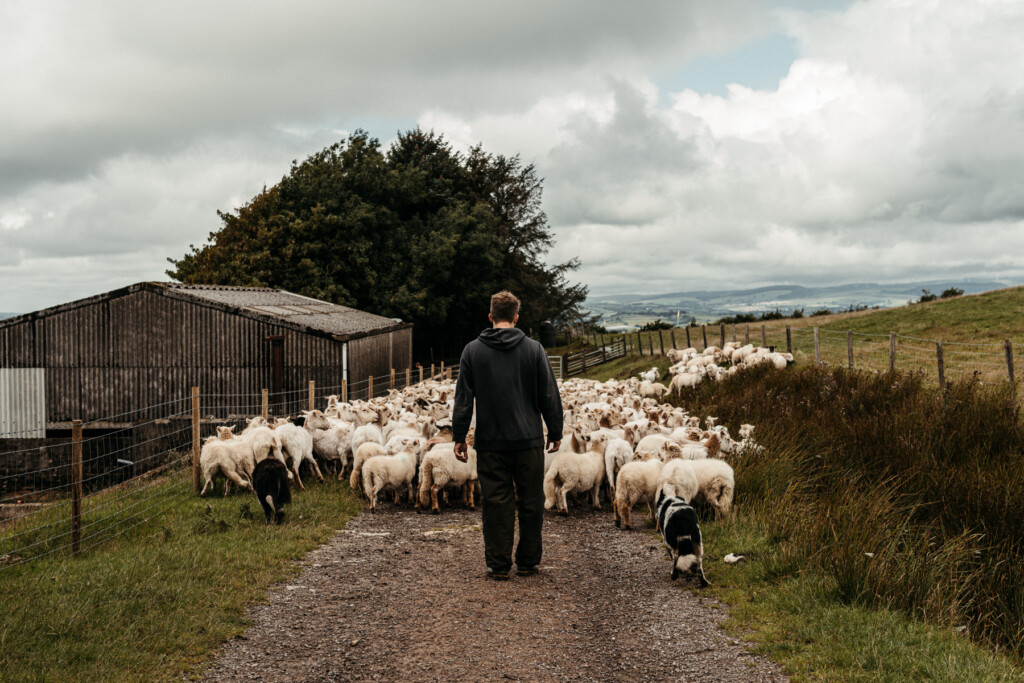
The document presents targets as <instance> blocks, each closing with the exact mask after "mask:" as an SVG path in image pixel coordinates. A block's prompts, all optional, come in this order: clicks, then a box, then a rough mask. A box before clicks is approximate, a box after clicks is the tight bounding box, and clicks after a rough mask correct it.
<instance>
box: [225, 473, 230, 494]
mask: <svg viewBox="0 0 1024 683" xmlns="http://www.w3.org/2000/svg"><path fill="white" fill-rule="evenodd" d="M229 493H231V480H230V479H228V478H227V476H225V477H224V497H225V498H227V497H228V494H229Z"/></svg>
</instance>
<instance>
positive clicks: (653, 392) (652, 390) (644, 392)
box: [637, 380, 669, 398]
mask: <svg viewBox="0 0 1024 683" xmlns="http://www.w3.org/2000/svg"><path fill="white" fill-rule="evenodd" d="M637 393H639V394H640V397H641V398H662V397H663V396H665V395H667V394H668V393H669V391H668V387H666V386H665V385H664V384H662V383H661V382H648V381H646V380H645V381H644V382H642V383H641V384H640V389H639V390H638V392H637Z"/></svg>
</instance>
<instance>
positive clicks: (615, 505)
mask: <svg viewBox="0 0 1024 683" xmlns="http://www.w3.org/2000/svg"><path fill="white" fill-rule="evenodd" d="M612 512H613V513H615V526H617V527H621V526H622V517H621V516H620V515H619V501H617V500H614V499H612Z"/></svg>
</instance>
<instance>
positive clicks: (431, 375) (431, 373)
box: [430, 363, 434, 379]
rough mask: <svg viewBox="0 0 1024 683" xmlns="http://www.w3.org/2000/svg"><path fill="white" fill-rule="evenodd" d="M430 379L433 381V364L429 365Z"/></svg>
mask: <svg viewBox="0 0 1024 683" xmlns="http://www.w3.org/2000/svg"><path fill="white" fill-rule="evenodd" d="M430 379H434V364H433V363H431V364H430Z"/></svg>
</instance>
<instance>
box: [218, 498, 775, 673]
mask: <svg viewBox="0 0 1024 683" xmlns="http://www.w3.org/2000/svg"><path fill="white" fill-rule="evenodd" d="M641 518H642V515H639V514H638V515H637V516H636V520H635V521H638V520H639V519H641ZM479 524H480V514H479V512H469V511H461V510H458V511H452V510H448V511H443V512H442V514H441V515H438V516H433V515H417V514H416V513H415V512H413V511H411V510H395V509H394V508H391V507H390V506H385V507H384V508H383V510H382V511H381V512H379V513H378V514H377V515H375V516H371V515H369V514H364V515H362V516H361V517H358V518H356V519H354V520H352V521H351V522H350V523H349V525H348V528H347V529H346V530H345V531H343V532H341V533H339V534H337V535H336V536H335V537H334V538H333V539H331V541H329V542H328V543H327V545H325V546H323V547H322V548H319V549H318V550H316V551H314V552H312V553H310V555H308V556H307V558H306V560H305V561H304V563H305V565H306V568H305V569H304V570H303V572H302V574H301V575H300V576H298V577H297V578H296V579H294V580H293V581H291V582H290V583H288V584H285V585H281V586H278V587H276V588H275V589H274V590H273V591H272V592H271V594H270V596H269V599H270V603H269V604H268V605H261V606H258V607H256V608H254V609H253V612H252V615H253V618H254V619H255V622H256V623H255V625H254V626H253V627H252V628H250V629H249V631H248V632H247V633H246V634H245V635H244V636H242V637H239V638H235V639H233V640H232V641H230V642H228V643H226V644H225V645H224V647H223V648H222V650H221V652H220V653H219V655H218V656H217V659H216V661H215V662H214V664H213V666H212V667H211V669H210V670H209V671H208V674H207V680H210V681H387V680H402V681H494V680H513V681H575V680H586V681H776V680H785V677H784V676H782V674H781V673H780V672H779V669H778V667H776V666H775V665H773V664H772V663H771V662H769V661H767V660H765V659H764V658H763V657H759V656H757V655H754V654H752V653H750V652H749V651H748V650H747V649H746V648H745V647H744V646H743V645H742V644H740V643H737V642H736V641H735V640H733V639H731V638H729V637H728V636H727V635H726V634H725V633H724V632H723V631H722V630H721V629H720V628H719V627H718V625H717V624H718V623H719V621H720V620H721V619H723V618H724V616H725V615H724V613H723V612H724V610H721V609H715V608H714V607H713V606H712V601H710V600H701V598H700V597H699V596H698V595H696V594H694V592H691V591H684V590H681V589H680V588H679V585H678V582H676V583H673V582H672V581H670V580H669V572H670V566H669V562H668V560H667V559H666V556H665V553H664V551H663V550H662V547H661V544H660V542H659V541H658V539H657V538H655V537H654V536H652V535H651V534H649V533H645V532H643V531H632V532H624V531H619V530H618V529H616V528H615V527H614V525H613V524H612V520H611V515H610V514H608V513H590V512H582V511H575V512H574V513H573V516H571V517H569V518H561V517H553V516H549V517H548V518H547V520H546V521H545V527H544V543H545V548H544V562H543V564H542V565H541V573H540V574H539V575H537V576H532V577H517V576H515V575H514V574H513V576H512V578H511V580H509V581H507V582H504V583H498V582H494V581H491V580H489V579H487V578H485V577H484V562H483V539H482V536H481V534H480V531H479ZM707 568H708V574H709V579H710V580H711V581H714V580H715V573H717V572H719V571H723V570H725V568H724V565H722V564H720V563H717V562H709V563H708V565H707ZM702 603H703V604H702Z"/></svg>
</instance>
